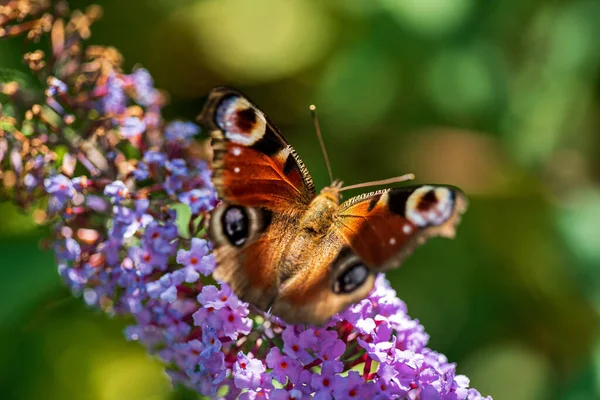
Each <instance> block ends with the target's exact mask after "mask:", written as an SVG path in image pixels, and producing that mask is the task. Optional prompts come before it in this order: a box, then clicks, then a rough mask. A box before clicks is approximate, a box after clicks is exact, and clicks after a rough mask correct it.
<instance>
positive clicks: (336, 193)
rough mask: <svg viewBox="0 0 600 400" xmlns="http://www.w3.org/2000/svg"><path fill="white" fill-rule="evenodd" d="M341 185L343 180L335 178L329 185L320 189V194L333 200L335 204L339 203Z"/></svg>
mask: <svg viewBox="0 0 600 400" xmlns="http://www.w3.org/2000/svg"><path fill="white" fill-rule="evenodd" d="M343 185H344V182H342V181H340V180H335V181H333V183H332V184H331V185H329V186H326V187H324V188H323V189H321V196H323V197H325V198H327V199H329V200H331V201H333V202H335V204H340V200H341V199H342V193H341V189H342V186H343Z"/></svg>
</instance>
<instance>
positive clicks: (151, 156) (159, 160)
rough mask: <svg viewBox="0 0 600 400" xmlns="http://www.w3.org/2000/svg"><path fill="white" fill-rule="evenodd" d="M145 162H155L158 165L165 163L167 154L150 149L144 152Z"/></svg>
mask: <svg viewBox="0 0 600 400" xmlns="http://www.w3.org/2000/svg"><path fill="white" fill-rule="evenodd" d="M144 161H145V162H146V164H157V165H158V166H161V167H162V166H163V165H165V162H166V161H167V156H166V155H165V154H163V153H161V152H159V151H154V150H150V151H147V152H146V153H145V154H144Z"/></svg>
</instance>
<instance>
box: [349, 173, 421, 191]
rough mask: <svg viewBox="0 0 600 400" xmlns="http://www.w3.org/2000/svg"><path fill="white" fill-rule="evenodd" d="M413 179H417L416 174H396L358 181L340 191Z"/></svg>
mask: <svg viewBox="0 0 600 400" xmlns="http://www.w3.org/2000/svg"><path fill="white" fill-rule="evenodd" d="M413 179H415V174H406V175H402V176H396V177H393V178H389V179H382V180H380V181H373V182H365V183H357V184H356V185H350V186H344V187H343V188H341V189H340V192H343V191H344V190H350V189H358V188H363V187H368V186H380V185H389V184H390V183H398V182H406V181H412V180H413Z"/></svg>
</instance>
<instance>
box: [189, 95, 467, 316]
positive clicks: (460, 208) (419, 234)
mask: <svg viewBox="0 0 600 400" xmlns="http://www.w3.org/2000/svg"><path fill="white" fill-rule="evenodd" d="M199 121H200V123H201V125H203V126H204V127H206V128H207V129H208V130H209V131H210V135H211V144H212V149H213V159H212V164H211V167H212V171H213V177H212V181H213V184H214V186H215V189H216V190H217V193H218V195H219V197H220V199H221V200H222V202H221V203H220V204H219V205H218V206H217V207H216V208H215V209H214V210H213V211H212V212H211V215H210V222H209V224H208V235H209V237H210V239H211V241H212V243H213V246H214V253H215V256H216V260H217V267H216V269H215V272H214V277H215V278H216V279H217V280H221V281H224V282H226V283H227V284H229V285H230V286H231V288H232V290H233V291H234V293H235V294H236V295H237V296H238V297H239V298H240V299H242V300H243V301H246V302H249V303H251V304H253V305H254V306H256V307H258V308H259V309H261V310H264V311H270V312H271V313H272V314H274V315H277V316H278V317H280V318H282V319H283V320H284V321H286V322H288V323H307V324H312V325H323V324H325V323H326V322H327V321H328V320H329V319H330V318H331V317H332V316H333V315H334V314H336V313H338V312H340V311H343V310H344V309H345V308H347V307H348V306H349V305H351V304H353V303H356V302H358V301H359V300H361V299H363V298H365V297H366V296H367V295H368V294H369V292H370V291H371V290H372V289H373V286H374V282H375V278H376V275H377V274H378V273H379V272H382V271H386V270H389V269H391V268H395V267H397V266H399V264H400V263H401V262H402V261H403V260H404V259H405V258H406V257H407V256H408V255H409V254H410V253H412V251H413V250H414V249H415V248H416V247H417V246H418V245H420V244H422V243H423V242H425V240H426V239H427V238H429V237H432V236H445V237H454V235H455V227H456V225H457V223H458V222H459V219H460V217H461V215H462V214H463V213H464V211H465V210H466V207H467V200H466V197H465V195H464V194H463V192H462V191H460V190H459V189H457V188H454V187H451V186H442V185H421V186H410V187H400V188H394V189H384V190H378V191H374V192H371V193H366V194H362V195H360V196H356V197H353V198H351V199H349V200H347V201H345V202H343V203H341V204H340V200H341V193H340V192H341V190H342V184H341V182H339V181H335V182H333V183H332V184H331V185H330V186H327V187H325V188H323V189H322V190H321V191H320V192H319V194H317V193H316V191H315V187H314V185H313V181H312V178H311V176H310V174H309V173H308V170H307V169H306V167H305V166H304V163H303V162H302V160H301V159H300V157H299V156H298V154H296V151H295V150H294V148H293V147H292V146H290V145H289V144H288V142H287V141H286V140H285V138H284V137H283V135H282V134H281V132H280V131H279V130H278V129H277V128H276V127H275V125H274V124H273V123H271V121H269V119H268V118H267V117H266V115H265V114H264V113H263V112H262V111H261V110H260V109H259V108H258V107H257V106H255V105H254V104H253V103H252V102H251V101H250V100H249V99H248V98H247V97H245V96H244V95H242V94H241V93H239V92H238V91H236V90H234V89H230V88H225V87H218V88H215V89H213V90H212V91H211V92H210V94H209V96H208V100H207V102H206V105H205V107H204V109H203V111H202V113H201V114H200V116H199Z"/></svg>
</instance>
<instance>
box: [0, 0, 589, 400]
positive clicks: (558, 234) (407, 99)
mask: <svg viewBox="0 0 600 400" xmlns="http://www.w3.org/2000/svg"><path fill="white" fill-rule="evenodd" d="M88 3H89V2H87V1H83V0H82V1H72V2H71V4H72V5H73V7H77V6H85V5H87V4H88ZM97 3H99V4H101V5H102V6H104V10H105V15H104V17H103V19H102V20H101V21H100V22H99V23H97V24H96V25H95V26H94V27H93V30H92V32H93V35H92V40H91V42H92V43H97V44H103V45H112V46H115V47H117V48H118V49H119V50H121V51H122V52H123V54H124V56H125V58H126V67H127V68H126V70H130V68H132V67H134V66H135V65H138V64H139V65H143V66H144V67H146V68H148V69H149V70H150V71H151V72H152V74H153V75H154V77H155V80H156V84H157V86H158V87H160V88H164V89H166V90H168V91H169V92H170V94H171V105H170V106H169V107H168V108H167V109H166V110H165V113H166V115H167V117H169V118H175V117H178V118H179V117H180V118H187V119H193V118H194V117H195V115H196V114H197V113H198V112H199V111H200V109H201V106H202V102H203V100H204V96H205V95H206V93H207V92H208V91H209V90H210V88H212V87H213V86H216V85H229V86H234V87H236V88H238V89H240V90H242V91H243V92H244V93H246V94H247V95H248V96H250V98H252V99H253V100H254V101H255V102H256V103H257V104H258V105H259V106H260V107H261V108H262V109H263V110H264V111H265V112H266V113H267V114H268V115H269V116H270V117H271V119H272V120H273V121H274V122H275V123H276V124H277V125H278V126H279V128H281V130H282V131H283V132H284V133H285V135H286V137H287V138H288V140H289V141H290V142H291V143H292V144H293V145H294V146H295V147H296V149H297V151H298V153H299V154H300V155H301V157H302V158H303V160H304V162H305V163H306V165H307V166H308V168H309V169H310V171H311V174H312V176H313V178H314V180H315V183H316V185H317V186H318V187H322V186H324V185H326V184H328V178H327V172H326V169H325V165H324V163H323V158H322V155H321V152H320V149H319V145H318V141H317V137H316V135H315V133H314V128H313V125H312V122H311V119H310V116H309V111H308V106H309V104H312V103H315V104H316V105H317V107H318V112H319V116H320V123H321V127H322V130H323V132H324V138H325V143H326V144H327V148H328V151H329V154H330V158H331V162H332V166H333V171H334V175H335V177H337V178H341V179H343V180H344V181H345V182H346V184H352V183H357V182H363V181H367V180H375V179H382V178H387V177H390V176H395V175H400V174H404V173H407V172H413V173H415V174H416V176H417V182H419V183H425V182H432V183H449V184H454V185H457V186H459V187H461V188H463V189H464V190H465V191H466V192H467V193H468V195H469V197H470V200H471V204H470V209H469V210H468V212H467V214H466V215H465V217H464V219H463V223H462V224H461V226H460V228H459V231H458V236H457V238H456V239H455V240H453V241H448V240H441V239H436V240H433V241H431V242H430V243H428V244H427V245H426V246H424V247H422V248H420V249H419V250H418V251H417V252H416V253H415V254H414V255H413V256H412V257H410V258H409V259H408V260H407V262H406V263H405V264H404V267H403V268H402V269H400V270H397V271H394V272H392V273H390V274H389V275H388V276H389V279H390V280H391V282H392V284H393V286H394V288H396V289H397V291H398V293H399V295H400V297H401V298H402V299H404V300H405V301H406V303H407V304H408V307H409V312H410V314H411V315H412V316H413V317H414V318H417V319H419V320H420V321H421V322H422V323H423V324H424V326H425V328H426V330H427V331H428V333H429V334H430V335H431V342H430V346H431V347H432V348H433V349H435V350H438V351H440V352H442V353H444V354H446V355H447V356H448V358H449V359H450V360H451V361H455V362H457V363H458V372H459V373H464V374H466V375H468V376H469V377H470V378H471V384H472V385H473V386H474V387H476V388H477V389H479V390H480V391H481V392H482V393H485V394H490V395H492V396H493V397H494V399H496V400H537V399H549V400H553V399H561V400H587V399H600V340H599V336H598V311H599V310H600V270H599V269H600V117H599V115H600V113H599V111H600V24H599V23H598V21H600V2H598V1H593V0H556V1H542V0H526V1H524V0H503V1H491V0H480V1H476V0H338V1H316V0H315V1H307V0H285V1H281V0H254V1H250V0H211V1H199V0H145V1H144V0H126V1H122V0H121V1H117V0H110V1H99V2H97ZM20 52H21V45H20V40H11V41H2V42H0V67H18V68H22V66H21V63H20V59H21V58H20V57H21V54H20ZM351 194H352V195H354V194H355V193H351ZM0 216H1V218H0V238H1V240H0V255H1V256H0V393H2V394H1V395H0V396H1V397H2V398H6V399H42V398H43V399H94V400H95V399H102V400H112V399H157V400H158V399H188V398H190V399H193V398H195V397H196V396H195V395H193V394H192V393H189V392H185V391H183V390H175V391H173V390H172V389H171V388H170V386H169V383H168V380H167V378H166V377H165V376H164V374H163V373H162V368H161V366H160V364H159V363H158V362H157V361H155V360H153V359H152V358H150V357H149V356H147V355H146V354H145V352H144V350H143V349H142V348H141V347H139V346H138V345H137V344H135V343H127V342H125V340H124V339H123V335H122V330H123V328H124V326H125V325H126V324H127V323H128V322H129V321H126V320H123V319H109V318H108V317H106V316H103V315H101V314H100V313H98V312H96V311H93V310H89V309H86V307H85V306H83V304H82V302H81V301H80V300H78V299H74V298H72V297H70V295H69V293H68V291H67V290H66V289H65V288H64V287H63V285H62V283H61V282H60V280H59V277H58V275H57V274H56V267H55V265H54V262H53V256H52V254H51V252H49V251H42V250H40V247H39V240H40V238H42V237H43V236H44V235H45V234H46V231H45V230H44V229H42V228H37V227H35V225H34V224H33V223H32V222H30V218H29V217H28V216H24V215H22V214H20V213H19V212H17V211H16V210H15V209H13V208H12V207H11V206H10V205H8V204H0Z"/></svg>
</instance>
